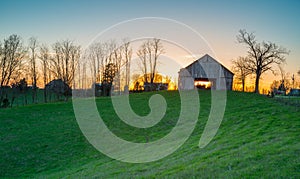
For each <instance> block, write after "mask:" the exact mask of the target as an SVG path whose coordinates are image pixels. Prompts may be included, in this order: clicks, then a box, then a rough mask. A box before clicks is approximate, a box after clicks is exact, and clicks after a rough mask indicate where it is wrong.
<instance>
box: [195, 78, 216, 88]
mask: <svg viewBox="0 0 300 179" xmlns="http://www.w3.org/2000/svg"><path fill="white" fill-rule="evenodd" d="M194 86H195V87H196V88H198V89H211V88H213V87H214V81H210V80H209V79H208V78H195V80H194Z"/></svg>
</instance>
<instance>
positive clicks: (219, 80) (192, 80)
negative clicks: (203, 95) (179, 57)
mask: <svg viewBox="0 0 300 179" xmlns="http://www.w3.org/2000/svg"><path fill="white" fill-rule="evenodd" d="M233 76H234V74H233V73H232V72H231V71H230V70H228V69H227V68H226V67H225V66H223V65H222V64H220V63H219V62H218V61H217V60H216V59H214V58H212V57H211V56H209V55H207V54H206V55H204V56H203V57H201V58H199V59H198V60H196V61H194V62H193V63H191V64H190V65H188V66H187V67H185V68H182V69H180V71H179V77H178V89H179V90H191V89H195V88H198V89H214V90H232V83H233Z"/></svg>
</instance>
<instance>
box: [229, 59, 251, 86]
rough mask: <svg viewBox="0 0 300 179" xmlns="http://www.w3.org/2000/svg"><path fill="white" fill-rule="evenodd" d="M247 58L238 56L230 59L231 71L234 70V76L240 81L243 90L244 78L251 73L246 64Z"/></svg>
mask: <svg viewBox="0 0 300 179" xmlns="http://www.w3.org/2000/svg"><path fill="white" fill-rule="evenodd" d="M247 60H248V59H247V57H239V58H238V59H236V60H233V61H232V64H233V71H234V72H235V76H236V78H237V79H238V80H240V81H241V83H242V91H243V92H244V91H245V83H246V78H247V76H248V75H250V74H251V73H252V72H251V71H250V70H249V69H248V68H247V66H246V64H247Z"/></svg>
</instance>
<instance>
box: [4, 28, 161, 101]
mask: <svg viewBox="0 0 300 179" xmlns="http://www.w3.org/2000/svg"><path fill="white" fill-rule="evenodd" d="M162 53H164V49H163V45H162V42H161V41H160V39H155V38H154V39H148V40H145V41H144V42H143V43H142V45H141V46H140V48H139V49H138V50H137V52H136V54H137V56H138V57H139V59H140V70H141V73H142V74H147V73H148V74H150V75H145V78H144V81H145V82H146V83H149V84H153V83H154V82H153V79H154V76H155V74H156V73H157V66H158V58H159V56H160V55H161V54H162ZM132 55H133V49H132V47H131V44H130V41H129V40H126V39H124V40H123V41H122V43H121V44H118V43H116V41H114V40H111V41H109V42H95V43H93V44H91V45H90V46H89V47H88V48H87V49H85V50H84V51H83V50H82V48H81V46H80V45H78V44H76V43H75V42H74V41H71V40H68V39H66V40H61V41H57V42H55V43H54V44H51V45H48V44H45V43H41V42H40V41H39V40H38V39H37V38H36V37H30V38H29V39H28V40H27V43H24V41H23V39H22V38H21V37H20V36H19V35H16V34H12V35H10V36H9V37H8V38H5V39H4V40H3V41H2V42H0V106H1V105H2V104H1V103H2V102H3V100H4V99H5V98H7V97H6V96H7V90H5V89H6V88H11V87H15V88H16V89H19V90H17V91H18V92H19V93H20V94H21V93H22V92H21V91H20V89H21V88H20V84H22V85H21V86H23V87H24V85H26V86H28V84H30V88H31V89H32V95H31V96H32V102H33V103H35V102H36V101H37V91H38V87H41V88H44V89H45V88H46V87H47V84H49V83H50V82H51V81H53V80H58V79H59V80H61V81H62V82H63V83H65V84H66V85H67V86H69V87H72V88H73V89H87V88H91V87H94V88H97V85H101V95H110V91H111V90H112V87H113V88H114V89H113V90H115V91H118V92H121V91H123V90H125V91H126V90H127V91H128V87H129V85H130V84H129V83H130V64H131V59H132ZM57 86H59V85H57ZM17 87H18V88H17ZM46 99H47V93H46V90H44V101H45V102H46Z"/></svg>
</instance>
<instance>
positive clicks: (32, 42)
mask: <svg viewBox="0 0 300 179" xmlns="http://www.w3.org/2000/svg"><path fill="white" fill-rule="evenodd" d="M37 49H38V42H37V38H35V37H31V38H30V39H29V50H30V58H29V59H30V73H31V81H32V90H33V93H32V102H33V103H35V102H36V98H37V69H36V66H37V65H36V57H37Z"/></svg>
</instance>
